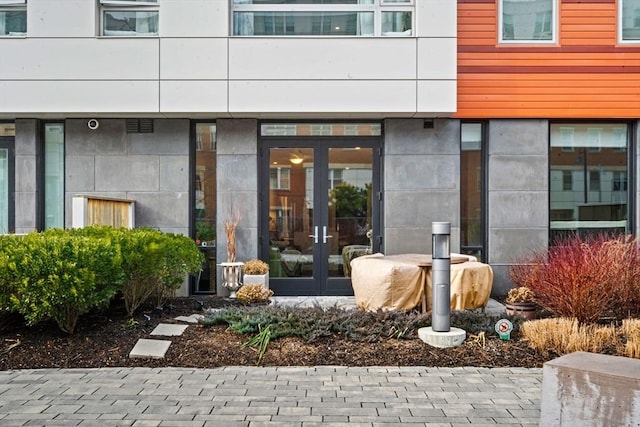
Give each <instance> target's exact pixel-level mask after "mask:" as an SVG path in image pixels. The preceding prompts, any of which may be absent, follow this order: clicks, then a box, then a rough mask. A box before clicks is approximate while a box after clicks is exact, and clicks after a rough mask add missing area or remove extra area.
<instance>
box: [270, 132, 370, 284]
mask: <svg viewBox="0 0 640 427" xmlns="http://www.w3.org/2000/svg"><path fill="white" fill-rule="evenodd" d="M297 147H299V148H313V150H314V171H313V173H314V190H313V191H314V212H313V219H314V225H317V226H318V227H319V234H320V237H319V240H320V242H319V243H317V244H314V255H313V256H314V258H316V255H317V256H318V259H320V260H321V262H314V263H313V274H312V277H300V278H297V277H296V278H294V277H287V278H276V277H270V287H271V288H272V289H273V290H274V293H275V294H277V295H291V296H316V295H318V296H319V295H323V296H338V295H353V288H352V286H351V279H350V278H348V277H344V278H343V277H328V250H329V245H326V244H323V243H322V231H321V230H322V225H326V224H323V222H322V221H326V218H328V213H329V212H328V210H329V207H328V203H323V202H322V201H323V200H326V197H327V194H328V191H327V183H328V167H326V166H325V165H328V153H329V148H352V147H363V148H371V149H372V165H371V166H372V177H373V179H372V202H371V203H372V226H373V230H374V233H375V235H374V236H373V238H372V243H373V252H377V251H379V250H380V245H381V243H382V197H381V194H382V136H367V137H354V136H330V137H327V136H294V137H286V136H278V137H261V138H260V157H259V163H260V164H259V168H260V169H259V177H260V185H259V188H260V192H259V200H258V205H259V206H258V209H259V210H258V212H259V218H258V233H259V236H260V238H259V253H260V258H261V259H263V260H265V261H267V262H268V260H269V255H270V250H271V247H270V242H269V214H268V212H267V210H268V208H269V200H268V197H269V190H270V189H269V182H270V180H269V170H270V165H269V150H270V149H271V148H297ZM321 165H322V167H319V166H321Z"/></svg>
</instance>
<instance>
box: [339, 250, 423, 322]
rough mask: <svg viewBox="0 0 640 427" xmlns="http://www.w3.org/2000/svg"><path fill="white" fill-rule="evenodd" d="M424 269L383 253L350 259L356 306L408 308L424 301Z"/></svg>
mask: <svg viewBox="0 0 640 427" xmlns="http://www.w3.org/2000/svg"><path fill="white" fill-rule="evenodd" d="M425 275H426V272H425V269H423V268H420V267H418V266H417V265H416V264H414V263H410V262H401V261H400V260H397V259H393V260H392V259H386V258H385V257H384V255H382V254H373V255H365V256H361V257H358V258H354V259H353V260H352V261H351V284H352V286H353V295H354V296H355V300H356V306H357V307H358V308H359V309H361V310H367V311H376V310H377V309H379V308H384V309H394V310H402V311H407V310H411V309H413V308H415V307H416V306H418V305H419V304H420V303H421V301H422V295H423V283H424V281H425Z"/></svg>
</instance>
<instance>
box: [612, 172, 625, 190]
mask: <svg viewBox="0 0 640 427" xmlns="http://www.w3.org/2000/svg"><path fill="white" fill-rule="evenodd" d="M613 191H627V173H626V172H619V171H616V172H614V173H613Z"/></svg>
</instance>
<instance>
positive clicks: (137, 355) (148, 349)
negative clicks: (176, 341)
mask: <svg viewBox="0 0 640 427" xmlns="http://www.w3.org/2000/svg"><path fill="white" fill-rule="evenodd" d="M170 345H171V341H166V340H147V339H139V340H138V342H137V343H136V345H135V346H133V350H131V352H130V353H129V358H131V359H163V358H164V355H165V354H166V353H167V350H168V349H169V346H170Z"/></svg>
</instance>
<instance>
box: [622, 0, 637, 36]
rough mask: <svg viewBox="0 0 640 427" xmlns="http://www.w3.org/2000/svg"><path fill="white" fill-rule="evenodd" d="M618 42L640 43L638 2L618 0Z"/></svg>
mask: <svg viewBox="0 0 640 427" xmlns="http://www.w3.org/2000/svg"><path fill="white" fill-rule="evenodd" d="M618 5H619V7H620V13H618V17H619V20H620V25H619V28H620V32H621V36H620V41H623V42H636V43H638V42H640V0H620V2H619V3H618Z"/></svg>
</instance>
